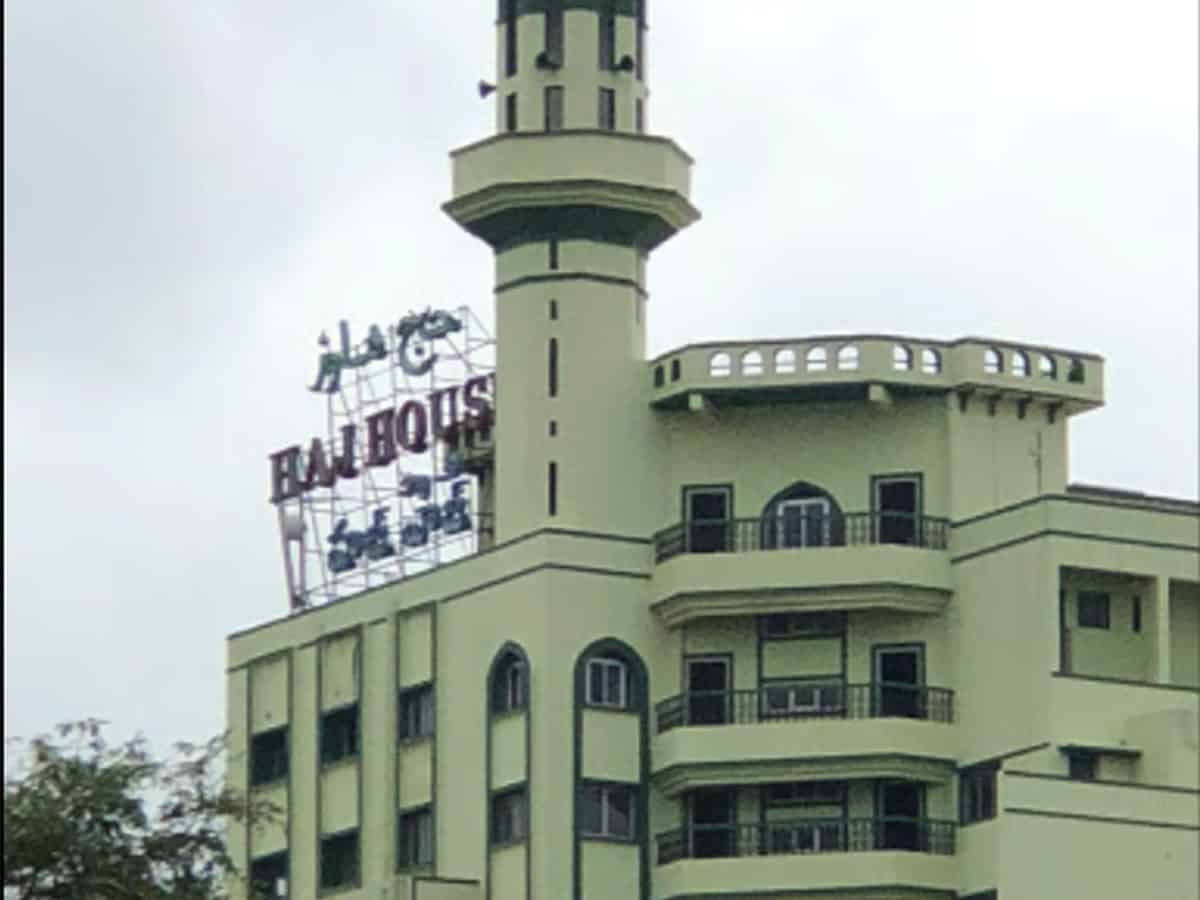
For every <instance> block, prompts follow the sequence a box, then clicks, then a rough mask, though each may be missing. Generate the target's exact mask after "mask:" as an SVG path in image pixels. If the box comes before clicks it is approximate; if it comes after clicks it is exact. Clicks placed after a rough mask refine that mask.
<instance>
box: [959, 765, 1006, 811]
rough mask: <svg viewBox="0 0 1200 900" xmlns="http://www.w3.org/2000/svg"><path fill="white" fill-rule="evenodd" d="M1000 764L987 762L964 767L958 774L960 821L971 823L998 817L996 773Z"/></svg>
mask: <svg viewBox="0 0 1200 900" xmlns="http://www.w3.org/2000/svg"><path fill="white" fill-rule="evenodd" d="M998 771H999V766H998V765H997V764H996V763H987V764H985V765H982V766H971V767H970V768H968V769H963V770H962V771H961V772H960V773H959V775H958V821H959V823H960V824H962V825H971V824H973V823H975V822H982V821H984V820H986V819H994V818H996V773H997V772H998Z"/></svg>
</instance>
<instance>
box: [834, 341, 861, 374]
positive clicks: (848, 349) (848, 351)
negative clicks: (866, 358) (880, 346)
mask: <svg viewBox="0 0 1200 900" xmlns="http://www.w3.org/2000/svg"><path fill="white" fill-rule="evenodd" d="M837 363H838V368H839V369H841V370H843V371H854V370H855V369H857V368H858V348H857V347H856V346H854V345H853V344H847V345H846V346H845V347H843V348H842V349H841V350H839V351H838V355H837Z"/></svg>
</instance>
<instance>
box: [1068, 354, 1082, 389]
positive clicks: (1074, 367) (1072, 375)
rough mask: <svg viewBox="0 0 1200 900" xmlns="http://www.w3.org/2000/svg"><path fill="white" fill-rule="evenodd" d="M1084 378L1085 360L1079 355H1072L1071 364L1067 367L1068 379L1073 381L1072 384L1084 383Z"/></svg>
mask: <svg viewBox="0 0 1200 900" xmlns="http://www.w3.org/2000/svg"><path fill="white" fill-rule="evenodd" d="M1083 379H1084V371H1083V360H1082V359H1079V358H1078V357H1072V359H1071V364H1070V365H1069V366H1068V367H1067V381H1069V382H1071V384H1083Z"/></svg>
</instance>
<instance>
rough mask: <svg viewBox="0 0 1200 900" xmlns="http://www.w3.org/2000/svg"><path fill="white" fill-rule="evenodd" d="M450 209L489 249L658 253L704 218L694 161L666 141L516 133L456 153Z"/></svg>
mask: <svg viewBox="0 0 1200 900" xmlns="http://www.w3.org/2000/svg"><path fill="white" fill-rule="evenodd" d="M451 156H452V157H453V162H454V199H453V200H451V201H450V202H449V203H447V204H446V205H445V206H444V207H443V209H444V210H445V211H446V213H447V214H448V215H449V216H450V217H451V218H453V219H454V220H455V221H456V222H458V224H459V225H461V226H462V227H463V228H465V229H466V230H467V231H469V232H471V233H472V234H474V235H475V236H476V237H479V238H480V239H482V240H484V241H486V242H487V243H488V244H490V245H491V246H492V247H495V248H503V247H506V246H510V245H513V244H515V243H521V242H527V241H530V240H549V239H550V238H552V237H554V238H559V239H572V238H578V239H594V240H601V241H606V242H611V243H619V244H624V245H627V246H636V247H639V248H641V249H644V250H651V249H653V248H654V247H656V246H658V245H659V244H660V243H662V242H663V241H665V240H666V239H667V238H669V237H670V236H671V235H673V234H674V233H675V232H677V231H679V230H680V229H682V228H685V227H687V226H688V225H690V224H691V223H692V222H694V221H696V220H697V219H698V218H699V217H700V214H699V212H697V211H696V209H695V207H693V206H692V205H691V203H690V202H689V199H688V198H689V195H690V193H691V166H692V159H691V157H690V156H688V155H687V154H686V153H684V152H683V150H681V149H680V148H679V146H678V145H677V144H676V143H675V142H674V141H671V140H669V139H667V138H662V137H652V136H648V135H642V134H623V133H618V132H612V131H597V130H577V131H554V132H512V133H506V134H501V135H497V136H495V137H491V138H488V139H487V140H484V141H480V142H478V143H475V144H471V145H469V146H467V147H463V148H461V149H459V150H456V151H454V152H453V153H452V154H451Z"/></svg>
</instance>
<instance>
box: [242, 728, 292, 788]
mask: <svg viewBox="0 0 1200 900" xmlns="http://www.w3.org/2000/svg"><path fill="white" fill-rule="evenodd" d="M287 773H288V730H287V726H286V725H285V726H284V727H283V728H276V729H274V730H272V731H264V732H263V733H262V734H256V735H254V737H252V738H251V739H250V784H251V785H258V784H269V783H270V782H272V781H278V780H279V779H281V778H287Z"/></svg>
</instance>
